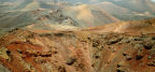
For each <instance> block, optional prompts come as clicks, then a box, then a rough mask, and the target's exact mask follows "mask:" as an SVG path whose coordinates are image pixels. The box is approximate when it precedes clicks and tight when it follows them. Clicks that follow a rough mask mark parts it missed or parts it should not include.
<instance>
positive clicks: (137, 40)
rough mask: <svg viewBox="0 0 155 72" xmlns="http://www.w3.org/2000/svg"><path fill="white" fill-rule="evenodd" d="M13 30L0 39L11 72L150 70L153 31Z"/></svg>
mask: <svg viewBox="0 0 155 72" xmlns="http://www.w3.org/2000/svg"><path fill="white" fill-rule="evenodd" d="M38 32H39V31H28V30H14V31H12V32H10V33H8V34H6V35H5V36H3V37H2V38H1V39H0V63H1V64H2V65H3V66H5V67H6V68H7V69H9V70H10V71H11V72H154V71H155V34H154V33H150V34H141V33H140V34H133V33H111V32H108V33H97V32H91V31H55V32H52V31H51V32H49V31H47V32H46V31H44V32H42V33H38Z"/></svg>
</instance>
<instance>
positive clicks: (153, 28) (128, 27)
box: [88, 19, 155, 34]
mask: <svg viewBox="0 0 155 72" xmlns="http://www.w3.org/2000/svg"><path fill="white" fill-rule="evenodd" d="M88 30H91V31H94V32H101V33H102V32H117V33H128V32H129V33H134V34H136V33H155V19H149V20H140V21H127V22H118V23H112V24H106V25H103V26H98V27H92V28H89V29H88Z"/></svg>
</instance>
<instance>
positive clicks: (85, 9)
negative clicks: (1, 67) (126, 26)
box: [63, 4, 119, 27]
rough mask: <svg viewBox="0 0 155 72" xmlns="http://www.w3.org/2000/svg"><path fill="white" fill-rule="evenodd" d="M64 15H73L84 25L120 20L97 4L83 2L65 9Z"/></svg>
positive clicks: (96, 24)
mask: <svg viewBox="0 0 155 72" xmlns="http://www.w3.org/2000/svg"><path fill="white" fill-rule="evenodd" d="M63 13H64V15H67V16H69V17H72V18H73V19H75V20H76V21H77V22H79V23H80V24H83V26H86V27H87V26H89V27H90V26H98V25H103V24H107V23H112V22H117V21H119V20H118V19H117V18H115V17H113V16H111V15H110V14H108V13H107V12H105V11H104V10H102V9H100V8H99V7H96V6H91V5H87V4H82V5H78V6H70V7H66V8H64V9H63Z"/></svg>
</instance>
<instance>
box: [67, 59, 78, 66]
mask: <svg viewBox="0 0 155 72" xmlns="http://www.w3.org/2000/svg"><path fill="white" fill-rule="evenodd" d="M75 61H76V59H75V58H70V59H68V60H67V62H66V64H67V65H72V64H74V62H75Z"/></svg>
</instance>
